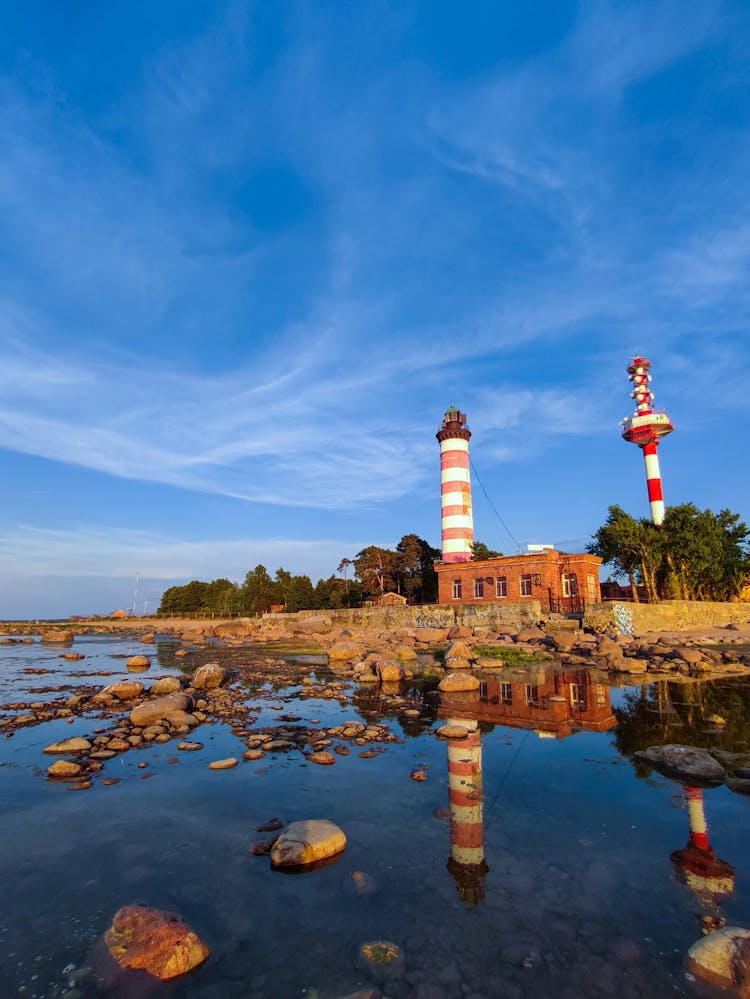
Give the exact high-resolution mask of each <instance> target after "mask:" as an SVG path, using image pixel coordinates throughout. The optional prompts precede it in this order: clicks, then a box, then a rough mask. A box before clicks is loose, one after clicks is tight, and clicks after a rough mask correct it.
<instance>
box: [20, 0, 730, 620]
mask: <svg viewBox="0 0 750 999" xmlns="http://www.w3.org/2000/svg"><path fill="white" fill-rule="evenodd" d="M3 20H4V24H3V32H2V34H1V35H0V148H1V149H2V155H1V156H0V220H1V221H0V226H1V228H0V265H1V266H0V362H1V363H0V461H1V463H2V465H1V467H2V482H3V488H2V490H0V618H2V617H5V618H8V617H15V616H24V617H25V616H46V615H55V616H56V615H67V614H69V613H84V612H99V613H107V612H109V611H110V610H112V609H114V608H115V607H120V606H127V604H128V602H129V601H131V602H132V595H133V588H134V580H135V577H136V573H140V575H141V577H142V580H141V584H140V591H139V605H140V602H141V601H142V600H144V599H148V601H149V605H150V606H154V605H155V604H156V603H157V602H158V599H159V596H160V593H161V591H162V589H163V588H164V587H165V586H167V585H171V584H173V583H183V582H186V581H187V580H189V579H191V578H195V577H198V578H205V579H211V578H214V577H216V576H220V575H227V576H229V577H230V578H234V579H238V580H239V579H241V578H242V577H243V576H244V573H245V572H246V571H247V569H249V568H252V567H253V566H255V565H256V564H257V563H258V562H262V563H264V564H265V565H267V566H268V567H269V569H271V570H273V569H275V568H276V567H277V566H279V565H282V566H284V567H285V568H288V569H290V570H292V571H296V572H307V573H309V574H310V575H312V577H313V579H316V578H318V577H319V576H327V575H329V574H330V573H331V572H332V571H334V570H335V568H336V566H337V564H338V562H339V560H340V559H341V558H342V556H344V555H349V556H351V555H353V554H354V553H356V551H357V550H358V549H359V548H360V547H362V546H363V545H365V544H368V543H379V544H386V545H393V544H395V543H396V542H397V541H398V539H399V538H400V537H401V535H402V534H404V533H409V532H412V531H414V532H416V533H418V534H420V535H421V536H423V537H425V538H426V539H427V540H429V541H430V542H431V543H433V544H435V545H439V538H440V533H439V532H440V508H439V474H438V448H437V443H436V441H435V438H434V434H435V432H436V430H437V428H438V426H439V423H440V420H441V418H442V414H443V412H444V410H445V409H446V408H447V407H448V406H449V405H452V404H455V405H458V406H460V407H461V408H462V409H464V410H465V411H466V412H467V414H468V417H469V424H470V426H471V428H472V431H473V435H474V436H473V438H472V457H473V461H474V463H475V465H476V468H477V470H478V472H479V475H480V476H481V478H482V481H483V483H484V485H485V487H486V489H487V491H488V493H489V495H490V496H491V497H492V500H493V502H494V504H495V506H496V507H497V509H498V510H499V511H500V513H501V515H502V517H503V519H504V520H505V522H506V523H507V525H508V526H509V527H510V529H511V531H512V532H513V534H514V535H515V537H516V538H518V539H519V540H520V542H521V543H522V544H526V543H528V542H545V543H555V544H558V545H560V546H563V547H568V548H576V547H580V546H581V545H583V544H585V542H586V540H587V539H588V538H589V537H590V535H591V533H592V532H593V531H594V530H596V528H597V527H598V526H599V524H600V523H601V522H602V520H603V519H604V516H605V514H606V508H607V506H608V505H609V504H610V503H614V502H617V503H620V504H621V505H622V506H624V507H625V508H626V509H627V510H629V511H630V512H632V513H633V514H635V515H639V516H640V515H646V514H647V513H648V504H647V501H646V488H645V481H644V474H643V465H642V460H641V456H640V453H639V452H638V450H637V449H636V448H635V447H633V446H632V445H626V444H625V443H624V442H623V441H621V440H620V438H619V431H618V421H619V420H620V418H621V417H623V416H625V415H626V414H628V413H629V412H631V411H632V402H631V400H630V399H629V388H630V386H629V384H628V382H627V380H626V375H625V366H626V364H627V361H628V359H629V357H630V356H632V354H633V353H635V352H642V353H644V354H645V355H646V356H648V357H650V359H651V360H652V362H653V369H652V370H653V375H654V382H653V388H654V391H655V394H656V405H657V406H663V407H664V408H666V409H667V411H668V412H669V414H670V416H671V417H672V419H673V421H674V422H675V424H676V427H677V429H676V432H675V433H674V434H673V435H672V436H671V437H670V438H669V439H668V440H667V441H665V443H664V445H663V447H662V448H661V452H660V453H661V461H662V472H663V478H664V491H665V499H666V501H667V503H668V504H669V503H678V502H685V501H693V502H695V503H697V504H698V505H699V506H702V507H705V506H710V507H712V508H713V509H719V508H721V507H725V506H728V507H730V508H731V509H733V510H735V511H736V512H739V513H740V514H741V515H742V516H743V517H744V518H747V517H750V510H749V509H748V504H747V495H748V483H749V480H750V473H748V470H747V467H746V461H745V460H744V459H745V456H746V455H745V451H744V447H745V441H746V440H747V429H746V428H747V425H748V417H749V416H750V391H748V375H749V373H750V371H749V369H750V352H749V350H748V332H747V330H748V305H749V304H750V284H749V283H748V260H749V257H750V208H748V197H747V178H748V176H750V128H749V124H750V64H749V63H748V60H747V51H748V44H749V43H750V11H749V10H748V8H747V5H746V4H744V3H741V2H737V3H719V2H712V0H700V2H691V0H681V2H659V0H649V2H644V3H637V2H632V3H600V2H597V0H592V2H591V3H586V4H582V3H581V4H573V3H570V4H568V3H565V2H563V0H555V2H549V3H529V4H510V3H497V2H496V0H493V2H485V0H475V2H473V3H471V4H463V5H459V4H455V3H447V2H440V0H429V2H428V0H423V2H418V0H415V2H406V3H395V2H379V0H368V2H366V3H361V4H354V3H344V2H342V0H339V2H328V3H326V2H316V3H295V2H279V3H268V2H265V3H261V2H258V3H252V2H247V0H245V2H242V3H229V2H224V3H218V2H210V0H201V2H188V0H179V2H177V0H173V2H168V0H162V2H160V3H158V4H153V3H145V2H133V3H131V4H128V6H127V10H125V9H124V8H123V7H122V6H121V5H117V4H101V3H99V2H93V0H92V2H84V0H80V2H78V3H75V4H59V3H53V2H49V0H48V2H46V3H45V2H34V0H29V2H28V3H25V4H6V5H4V18H3ZM474 501H475V531H476V536H477V537H478V538H480V539H482V540H484V541H485V542H487V543H488V544H490V545H491V546H493V547H497V548H500V549H503V550H505V551H511V550H512V548H513V546H512V542H511V541H510V539H509V537H508V536H507V534H505V532H504V530H503V528H502V527H501V526H500V524H499V523H498V521H497V519H496V518H495V515H494V513H493V512H492V510H491V508H490V506H489V504H488V503H487V501H486V499H485V497H484V495H483V494H482V492H481V491H480V490H479V489H478V488H477V487H476V485H475V490H474ZM139 609H142V608H141V607H140V606H139Z"/></svg>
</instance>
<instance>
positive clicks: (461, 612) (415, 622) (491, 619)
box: [263, 600, 542, 630]
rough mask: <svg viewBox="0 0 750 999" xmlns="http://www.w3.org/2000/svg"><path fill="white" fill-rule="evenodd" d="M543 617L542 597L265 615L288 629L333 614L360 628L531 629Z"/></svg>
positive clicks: (340, 622)
mask: <svg viewBox="0 0 750 999" xmlns="http://www.w3.org/2000/svg"><path fill="white" fill-rule="evenodd" d="M541 616H542V607H541V604H540V602H539V601H538V600H529V601H527V602H525V603H508V604H500V605H498V604H472V605H471V606H455V607H454V606H448V605H446V604H422V605H418V606H414V607H408V606H407V607H354V608H352V609H351V610H336V611H329V610H315V611H298V612H297V613H296V614H264V615H263V620H264V621H278V623H279V624H280V625H282V626H284V627H285V628H289V624H290V623H291V622H293V621H294V620H303V619H304V618H307V617H330V618H331V619H332V620H333V621H334V623H335V624H336V625H339V626H341V627H347V625H353V626H355V627H359V628H452V627H453V626H454V625H456V624H461V625H465V626H466V627H469V628H487V629H488V630H493V629H497V628H502V627H510V628H519V629H520V628H527V627H529V626H530V625H532V624H536V623H537V621H539V620H540V618H541Z"/></svg>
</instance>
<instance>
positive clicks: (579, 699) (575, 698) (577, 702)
mask: <svg viewBox="0 0 750 999" xmlns="http://www.w3.org/2000/svg"><path fill="white" fill-rule="evenodd" d="M570 706H571V707H573V708H580V709H581V710H582V711H585V710H586V687H585V685H584V684H582V683H571V685H570Z"/></svg>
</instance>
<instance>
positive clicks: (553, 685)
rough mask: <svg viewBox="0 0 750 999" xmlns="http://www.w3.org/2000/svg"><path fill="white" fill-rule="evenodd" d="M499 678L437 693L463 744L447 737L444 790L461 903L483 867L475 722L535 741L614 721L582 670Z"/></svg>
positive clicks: (605, 691) (471, 897)
mask: <svg viewBox="0 0 750 999" xmlns="http://www.w3.org/2000/svg"><path fill="white" fill-rule="evenodd" d="M505 675H506V674H500V676H499V678H495V677H493V678H488V679H487V680H483V681H481V683H480V687H479V690H476V691H470V692H466V693H441V695H440V707H439V708H438V718H441V719H443V720H445V721H447V722H448V724H454V725H461V726H463V727H464V728H465V729H466V730H467V731H468V733H469V734H468V735H467V737H466V738H465V739H449V740H446V742H447V749H448V788H449V794H450V813H451V855H450V859H449V861H448V870H449V871H450V872H451V874H452V875H453V878H454V880H455V882H456V887H457V889H458V894H459V896H460V898H461V899H462V901H464V902H466V903H467V904H470V905H474V904H476V903H477V902H480V901H481V900H482V899H483V898H484V892H485V889H484V878H485V875H486V874H487V872H488V870H489V868H488V866H487V863H486V861H485V856H484V825H483V814H482V801H483V792H482V743H481V733H480V729H479V724H480V723H481V722H484V723H488V724H493V725H504V726H507V727H509V728H524V729H530V730H532V731H534V732H536V734H537V735H539V736H540V737H542V738H559V739H563V738H565V737H566V736H569V735H572V734H573V733H574V732H576V731H580V730H587V731H593V732H606V731H608V730H609V729H611V728H614V726H615V725H616V724H617V721H616V719H615V716H614V715H613V713H612V705H611V703H610V697H609V687H608V686H607V684H606V683H596V682H594V681H593V680H592V677H591V674H590V673H589V671H587V670H562V671H560V670H557V671H552V670H549V669H548V668H544V667H540V668H538V669H530V670H524V672H523V673H522V674H521V675H519V674H518V673H516V672H515V671H514V673H513V674H509V673H508V674H507V676H508V679H507V680H506V679H505Z"/></svg>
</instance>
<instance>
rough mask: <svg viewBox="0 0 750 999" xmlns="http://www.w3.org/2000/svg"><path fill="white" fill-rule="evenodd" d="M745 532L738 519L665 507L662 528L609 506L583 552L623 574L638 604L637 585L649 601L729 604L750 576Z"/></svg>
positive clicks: (690, 506)
mask: <svg viewBox="0 0 750 999" xmlns="http://www.w3.org/2000/svg"><path fill="white" fill-rule="evenodd" d="M747 537H748V528H747V526H746V525H745V524H744V523H743V522H742V521H741V520H740V519H739V516H738V515H737V514H734V513H732V512H731V511H730V510H722V511H721V512H720V513H719V514H715V513H713V512H712V511H711V510H699V509H698V508H697V507H696V506H694V505H693V504H692V503H682V504H680V505H678V506H672V507H668V508H667V510H666V512H665V516H664V521H663V523H662V525H661V527H656V526H655V525H654V524H653V523H652V522H651V521H650V520H646V519H641V520H638V521H637V520H635V519H634V518H633V517H631V516H630V515H629V514H627V513H625V511H624V510H623V509H622V508H621V507H619V506H611V507H610V508H609V513H608V516H607V520H606V521H605V523H604V524H603V525H602V526H601V527H600V528H599V530H598V531H597V532H596V534H595V535H594V540H593V542H592V543H591V544H590V545H588V546H587V551H589V552H591V553H592V554H593V555H598V556H599V557H600V558H601V559H602V560H603V561H604V562H605V563H607V564H609V565H611V566H612V568H613V570H614V575H615V576H617V575H627V576H628V578H629V579H630V583H631V586H632V587H633V594H634V598H635V599H637V591H636V589H635V585H636V581H637V580H639V579H640V580H642V581H643V583H644V585H645V587H646V590H647V592H648V597H649V600H658V599H659V598H660V597H661V598H664V599H670V598H671V599H683V600H730V599H732V598H733V597H735V596H737V594H738V593H739V591H740V589H741V588H742V585H743V583H744V581H745V580H746V579H747V577H748V573H749V572H750V558H749V557H748V551H747Z"/></svg>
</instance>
